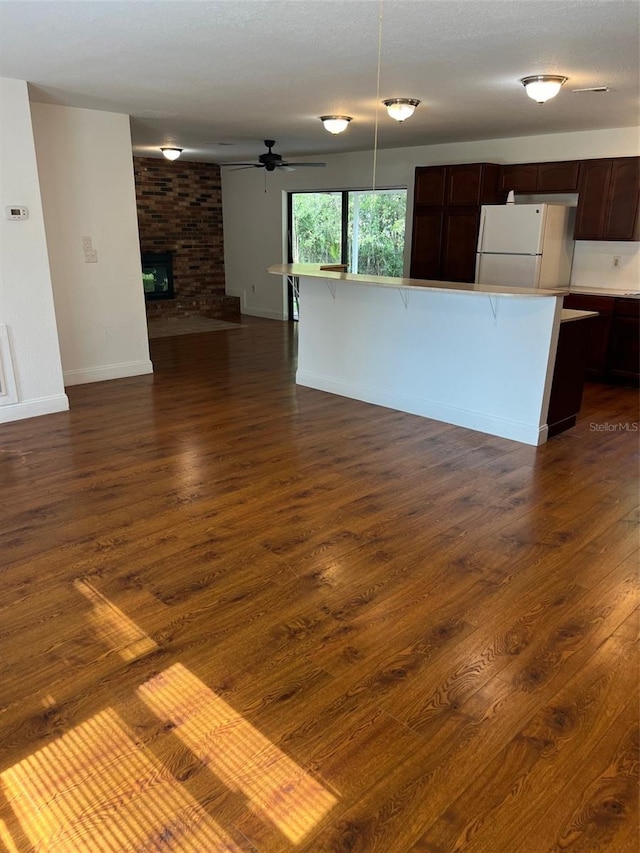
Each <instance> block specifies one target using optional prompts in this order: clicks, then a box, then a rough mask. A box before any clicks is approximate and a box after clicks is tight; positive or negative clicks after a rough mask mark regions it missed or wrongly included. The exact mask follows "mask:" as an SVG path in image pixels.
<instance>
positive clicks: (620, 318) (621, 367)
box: [608, 299, 640, 382]
mask: <svg viewBox="0 0 640 853" xmlns="http://www.w3.org/2000/svg"><path fill="white" fill-rule="evenodd" d="M615 303H616V304H615V309H614V312H613V323H612V325H611V340H610V344H609V365H608V367H609V374H610V375H611V376H612V377H614V378H616V379H618V380H620V381H623V382H624V381H627V380H630V381H633V382H637V381H638V376H639V372H640V301H639V300H637V299H616V300H615Z"/></svg>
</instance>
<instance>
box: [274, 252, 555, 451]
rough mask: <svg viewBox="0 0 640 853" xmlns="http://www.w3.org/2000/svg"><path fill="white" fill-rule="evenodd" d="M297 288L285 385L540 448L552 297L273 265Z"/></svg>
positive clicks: (550, 368) (549, 375) (551, 359)
mask: <svg viewBox="0 0 640 853" xmlns="http://www.w3.org/2000/svg"><path fill="white" fill-rule="evenodd" d="M269 272H270V273H273V274H274V275H280V276H297V277H298V278H299V287H300V318H299V319H300V325H299V331H298V369H297V373H296V382H297V383H298V384H299V385H305V386H307V387H310V388H317V389H319V390H322V391H328V392H331V393H333V394H340V395H342V396H346V397H352V398H354V399H357V400H363V401H365V402H368V403H375V404H376V405H380V406H387V407H389V408H393V409H398V410H400V411H404V412H410V413H412V414H416V415H421V416H423V417H427V418H433V419H435V420H439V421H444V422H446V423H451V424H456V425H457V426H461V427H467V428H468V429H474V430H478V431H480V432H484V433H489V434H491V435H497V436H502V437H504V438H510V439H513V440H515V441H520V442H523V443H526V444H531V445H539V444H543V443H544V442H545V441H546V440H547V437H548V433H549V429H548V425H547V415H548V409H549V400H550V395H551V387H552V381H553V373H554V366H555V357H556V348H557V344H558V336H559V332H560V324H561V320H562V302H563V297H564V294H565V291H564V290H528V289H524V288H519V287H508V286H499V287H496V286H492V285H480V284H466V283H461V282H444V281H425V280H421V279H410V278H389V277H383V276H367V275H356V274H351V273H344V272H336V271H332V270H323V269H321V268H320V266H319V265H306V264H277V265H274V266H272V267H270V268H269Z"/></svg>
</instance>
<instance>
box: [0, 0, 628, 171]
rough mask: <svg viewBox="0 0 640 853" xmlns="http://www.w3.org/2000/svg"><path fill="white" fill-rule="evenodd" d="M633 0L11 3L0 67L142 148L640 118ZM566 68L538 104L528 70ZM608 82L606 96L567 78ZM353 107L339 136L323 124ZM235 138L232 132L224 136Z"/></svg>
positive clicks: (223, 157)
mask: <svg viewBox="0 0 640 853" xmlns="http://www.w3.org/2000/svg"><path fill="white" fill-rule="evenodd" d="M639 13H640V4H639V3H638V2H637V0H564V2H562V0H382V2H379V0H339V2H334V0H231V1H230V2H229V1H228V0H200V2H188V0H170V2H156V0H126V2H119V0H102V2H92V1H91V0H82V2H73V0H48V2H24V0H22V2H5V0H0V75H2V76H4V77H15V78H19V79H22V80H28V81H29V83H30V84H31V93H32V98H33V99H34V100H37V101H46V102H51V103H58V104H66V105H70V106H78V107H88V108H93V109H100V110H111V111H114V112H122V113H128V114H129V115H130V116H131V128H132V135H133V143H134V150H135V151H136V152H137V153H144V154H147V155H151V156H154V155H155V154H157V153H158V148H159V146H160V145H163V144H174V145H176V146H178V147H181V148H184V149H185V153H184V155H183V156H184V157H185V158H186V159H191V160H208V161H213V162H225V161H230V160H238V159H240V160H243V159H246V158H251V159H253V158H254V157H256V156H257V155H258V154H259V153H262V151H263V150H264V149H263V146H262V140H263V139H265V138H271V139H276V140H277V150H278V151H279V152H280V153H282V154H284V155H286V156H289V157H291V156H292V157H295V156H300V155H303V156H308V155H311V154H318V155H322V154H328V153H336V152H341V151H359V150H366V149H369V148H371V147H372V145H373V138H374V126H375V118H376V105H377V103H378V101H377V99H376V85H377V59H378V33H379V20H380V16H381V18H382V27H381V29H382V40H381V46H382V53H381V73H380V87H379V96H380V99H383V98H388V97H400V96H405V97H413V98H420V99H421V101H422V103H421V105H420V106H419V107H418V109H417V111H416V113H415V115H414V116H413V117H412V118H411V119H410V120H409V121H407V122H406V123H404V124H398V123H396V122H393V121H391V119H389V118H388V117H387V116H386V113H385V112H384V109H383V108H382V110H381V111H380V114H379V132H378V146H379V147H380V148H396V147H404V146H413V145H428V144H432V143H439V142H452V141H464V140H470V139H489V138H494V137H503V136H527V135H532V134H542V133H557V132H562V131H572V130H589V129H597V128H607V127H625V126H632V125H637V124H639V123H640V120H639V114H638V95H639V84H638V68H639V43H640V40H639V29H638V27H639ZM539 73H555V74H564V75H566V76H567V77H569V81H568V83H567V84H566V85H565V87H564V89H563V90H562V91H561V92H560V94H559V95H558V97H557V98H555V99H554V100H553V101H550V102H548V103H547V104H545V105H544V106H538V105H537V104H535V103H534V102H533V101H532V100H530V99H529V98H527V97H526V96H525V94H524V89H523V88H522V86H521V84H520V83H519V80H520V78H521V77H524V76H526V75H528V74H539ZM602 85H604V86H609V87H611V92H609V93H607V94H594V93H589V94H586V93H582V94H576V93H573V92H572V91H571V90H572V89H577V88H584V87H589V86H602ZM327 113H340V114H347V115H350V116H353V121H352V123H351V125H350V127H349V128H348V130H347V131H346V132H345V133H344V134H342V135H341V136H337V137H333V136H331V135H329V134H328V133H327V132H326V131H325V130H324V129H323V128H322V125H321V123H320V122H319V120H318V116H320V115H324V114H327ZM220 143H224V144H220Z"/></svg>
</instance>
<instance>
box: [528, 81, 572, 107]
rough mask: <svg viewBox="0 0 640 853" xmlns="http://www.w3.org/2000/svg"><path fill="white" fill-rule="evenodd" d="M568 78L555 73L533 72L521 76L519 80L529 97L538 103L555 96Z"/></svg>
mask: <svg viewBox="0 0 640 853" xmlns="http://www.w3.org/2000/svg"><path fill="white" fill-rule="evenodd" d="M568 79H569V78H568V77H560V76H558V75H557V74H533V75H532V76H530V77H523V78H522V80H521V81H520V82H521V83H522V85H523V86H524V89H525V92H526V93H527V95H528V96H529V97H530V98H532V99H533V100H534V101H536V103H538V104H544V103H545V101H548V100H549V99H550V98H555V96H556V95H557V94H558V92H559V91H560V89H561V88H562V87H563V86H564V84H565V83H566V82H567V80H568Z"/></svg>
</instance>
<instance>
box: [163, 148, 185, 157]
mask: <svg viewBox="0 0 640 853" xmlns="http://www.w3.org/2000/svg"><path fill="white" fill-rule="evenodd" d="M160 150H161V151H162V153H163V154H164V156H165V157H166V158H167V160H177V159H178V157H179V156H180V155H181V154H182V148H161V149H160Z"/></svg>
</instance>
